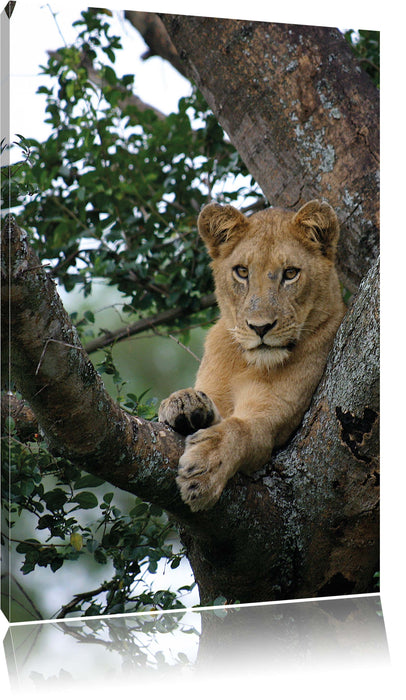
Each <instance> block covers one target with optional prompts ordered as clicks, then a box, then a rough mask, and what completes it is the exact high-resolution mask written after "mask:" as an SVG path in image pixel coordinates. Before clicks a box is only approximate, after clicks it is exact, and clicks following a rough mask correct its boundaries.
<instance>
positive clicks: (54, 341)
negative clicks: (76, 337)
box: [35, 338, 83, 375]
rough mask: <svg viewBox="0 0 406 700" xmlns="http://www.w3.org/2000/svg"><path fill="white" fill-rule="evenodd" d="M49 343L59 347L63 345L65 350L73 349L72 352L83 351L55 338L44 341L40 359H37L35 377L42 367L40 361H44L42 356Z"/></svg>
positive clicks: (76, 346)
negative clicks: (56, 344)
mask: <svg viewBox="0 0 406 700" xmlns="http://www.w3.org/2000/svg"><path fill="white" fill-rule="evenodd" d="M49 343H58V344H59V345H65V346H66V347H67V348H73V349H74V350H83V348H81V347H80V346H78V345H71V344H70V343H65V342H64V341H63V340H55V338H48V340H46V342H45V345H44V348H43V350H42V353H41V357H40V358H39V362H38V365H37V369H36V370H35V375H37V374H38V372H39V370H40V367H41V365H42V360H43V359H44V355H45V353H46V351H47V347H48V344H49Z"/></svg>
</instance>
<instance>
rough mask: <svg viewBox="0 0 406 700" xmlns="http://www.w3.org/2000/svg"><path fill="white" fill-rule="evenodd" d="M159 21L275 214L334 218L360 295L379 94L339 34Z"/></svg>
mask: <svg viewBox="0 0 406 700" xmlns="http://www.w3.org/2000/svg"><path fill="white" fill-rule="evenodd" d="M160 17H161V19H162V21H163V23H164V24H165V26H166V28H167V30H168V33H169V36H170V38H171V40H172V41H173V43H174V45H175V46H176V48H177V51H178V54H179V56H180V58H181V60H182V62H183V65H184V69H185V71H186V74H187V75H188V76H189V78H190V79H192V80H193V81H195V83H196V85H197V86H198V87H199V89H200V90H201V92H202V93H203V95H204V97H205V99H206V100H207V103H208V105H209V106H210V108H211V109H212V110H213V112H214V114H215V115H216V117H217V118H218V120H219V122H220V124H221V125H222V126H223V128H224V129H225V131H226V132H227V134H228V135H229V137H230V139H231V141H232V143H233V144H234V146H235V147H236V149H237V150H238V152H239V153H240V155H241V157H242V158H243V160H244V162H245V164H246V165H247V168H248V170H249V172H250V173H251V174H252V175H253V177H254V178H255V179H256V180H257V182H258V183H259V185H260V186H261V188H262V190H263V192H264V194H265V196H266V197H267V199H268V201H269V202H270V204H271V205H273V206H285V207H288V208H289V207H294V206H298V205H300V204H303V203H305V202H306V201H307V200H309V199H313V198H315V197H319V198H322V199H326V200H327V201H328V202H329V203H330V204H331V205H332V206H333V207H334V209H335V210H336V211H337V214H338V217H339V219H340V223H341V231H342V233H341V238H340V244H339V251H338V264H339V268H340V272H341V278H342V281H343V282H344V284H345V285H346V287H347V288H348V289H350V290H351V291H355V290H356V289H357V287H358V285H359V283H360V280H361V279H362V277H364V275H365V274H366V273H367V272H368V270H369V268H370V267H371V265H372V264H373V262H374V260H375V259H376V257H377V255H378V252H379V234H378V230H379V223H378V220H379V170H378V168H379V116H378V112H379V93H378V90H377V89H376V88H375V86H374V85H373V83H372V81H371V80H370V78H369V76H368V75H367V74H366V73H364V72H363V71H362V70H361V68H360V66H359V65H358V62H357V61H356V60H355V59H354V56H353V54H352V51H351V49H350V47H349V46H348V45H347V43H346V42H345V40H344V38H343V37H342V35H341V34H340V32H339V31H338V30H336V29H331V28H325V27H309V26H306V27H303V26H299V25H286V24H271V23H266V22H252V21H243V20H230V19H215V18H205V17H187V16H181V15H160Z"/></svg>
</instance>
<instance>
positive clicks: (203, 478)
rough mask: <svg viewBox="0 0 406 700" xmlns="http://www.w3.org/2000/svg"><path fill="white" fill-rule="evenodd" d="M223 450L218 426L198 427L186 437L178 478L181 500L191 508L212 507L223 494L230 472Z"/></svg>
mask: <svg viewBox="0 0 406 700" xmlns="http://www.w3.org/2000/svg"><path fill="white" fill-rule="evenodd" d="M222 452H223V451H222V444H221V436H220V434H219V432H218V429H217V426H214V427H213V428H209V429H208V430H199V432H197V433H195V435H192V436H191V437H189V438H188V439H187V441H186V450H185V452H184V453H183V455H182V457H181V458H180V460H179V471H178V476H177V478H176V482H177V484H178V486H179V489H180V493H181V496H182V500H183V501H184V502H185V503H187V505H188V506H189V507H190V509H191V510H192V511H198V510H207V509H209V508H212V507H213V506H214V505H215V504H216V503H217V501H218V499H219V498H220V496H221V493H222V491H223V489H224V487H225V485H226V483H227V481H228V478H229V476H230V474H228V473H227V470H226V469H225V461H224V455H223V453H222Z"/></svg>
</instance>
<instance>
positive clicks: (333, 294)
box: [159, 200, 345, 511]
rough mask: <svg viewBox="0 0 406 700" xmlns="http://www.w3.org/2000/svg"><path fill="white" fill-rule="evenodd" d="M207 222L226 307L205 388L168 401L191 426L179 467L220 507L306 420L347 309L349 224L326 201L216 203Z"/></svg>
mask: <svg viewBox="0 0 406 700" xmlns="http://www.w3.org/2000/svg"><path fill="white" fill-rule="evenodd" d="M198 228H199V233H200V235H201V237H202V238H203V240H204V242H205V244H206V246H207V249H208V252H209V254H210V256H211V258H212V263H211V267H212V270H213V274H214V280H215V289H216V297H217V301H218V305H219V307H220V312H221V316H220V319H219V320H218V321H217V323H216V324H215V325H214V326H213V328H212V329H211V330H210V331H209V333H208V336H207V339H206V343H205V351H204V357H203V360H202V363H201V366H200V369H199V371H198V374H197V379H196V385H195V388H194V389H184V390H180V391H176V392H175V393H173V394H171V395H170V396H169V398H167V399H165V400H164V401H163V402H162V403H161V406H160V408H159V420H160V421H162V422H164V423H166V424H168V425H170V426H171V427H172V428H174V430H176V431H178V432H180V433H182V434H184V435H188V434H190V433H193V434H192V435H189V437H188V438H187V440H186V449H185V452H184V454H183V455H182V457H181V459H180V462H179V472H178V476H177V483H178V486H179V488H180V492H181V496H182V499H183V500H184V501H185V502H186V503H187V504H188V505H189V506H190V508H191V510H192V511H197V510H204V509H208V508H211V507H212V506H213V505H214V504H215V503H216V502H217V500H218V499H219V497H220V495H221V492H222V491H223V489H224V487H225V485H226V483H227V481H228V479H230V477H231V476H233V475H234V474H235V473H236V472H237V471H238V470H241V471H243V472H245V473H252V472H254V471H255V470H256V469H258V468H260V467H262V466H263V465H264V464H265V463H266V461H267V460H269V458H270V455H271V452H272V449H273V448H274V447H275V446H278V445H282V444H283V443H285V442H286V440H287V439H288V438H289V436H290V435H291V434H292V432H293V431H294V430H295V429H296V428H297V427H298V425H299V423H300V421H301V419H302V417H303V414H304V412H305V410H306V408H307V407H308V405H309V403H310V399H311V397H312V395H313V392H314V390H315V388H316V386H317V384H318V382H319V381H320V378H321V375H322V373H323V370H324V367H325V364H326V359H327V355H328V352H329V350H330V348H331V346H332V343H333V339H334V335H335V333H336V331H337V328H338V326H339V324H340V321H341V319H342V316H343V314H344V309H345V307H344V304H343V301H342V296H341V291H340V285H339V281H338V277H337V273H336V270H335V267H334V260H335V254H336V247H337V241H338V236H339V225H338V220H337V216H336V214H335V212H334V211H333V209H332V208H331V207H330V206H329V205H328V204H327V203H325V202H319V201H317V200H314V201H311V202H308V203H307V204H305V205H304V206H303V207H302V208H301V209H300V210H299V211H298V212H297V213H292V212H290V211H286V210H283V209H276V208H275V209H267V210H264V211H261V212H258V213H256V214H253V215H252V216H250V217H246V216H244V214H242V213H241V212H239V211H237V209H235V208H234V207H232V206H230V205H227V206H220V205H219V204H215V203H212V204H208V205H207V206H206V207H204V208H203V209H202V211H201V213H200V216H199V218H198ZM196 431H197V432H196Z"/></svg>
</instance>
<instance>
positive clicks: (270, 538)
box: [2, 218, 379, 603]
mask: <svg viewBox="0 0 406 700" xmlns="http://www.w3.org/2000/svg"><path fill="white" fill-rule="evenodd" d="M2 283H3V289H2V304H3V307H2V308H3V313H2V320H3V329H2V339H3V342H4V349H3V353H2V359H3V362H5V365H6V369H7V368H8V364H9V363H10V364H11V376H12V378H13V380H14V381H15V383H16V385H17V387H18V389H19V391H20V392H21V393H22V395H23V396H24V398H25V399H26V400H27V401H28V403H29V404H30V406H31V408H32V410H33V411H34V413H35V415H36V417H37V419H38V422H39V423H40V425H41V428H42V430H43V431H44V433H45V435H46V438H47V440H48V442H49V444H50V446H51V448H52V449H53V450H54V451H55V452H56V453H59V454H64V455H65V456H66V457H68V458H69V459H71V460H74V461H75V462H76V463H78V464H79V465H80V466H81V467H82V468H83V469H85V470H87V471H89V472H91V473H93V474H97V475H99V476H101V477H103V478H105V479H106V480H108V481H109V482H110V483H112V484H113V485H116V486H118V487H120V488H122V489H125V490H127V491H129V492H132V493H136V494H137V495H139V496H140V497H141V498H144V499H145V500H149V501H152V502H155V503H158V504H159V505H160V506H161V507H163V508H165V509H166V510H168V511H169V512H171V513H172V514H174V516H175V517H176V518H177V519H178V521H179V522H180V523H181V525H182V536H183V540H184V542H185V543H186V545H187V548H188V556H189V558H190V560H191V563H192V566H193V568H194V571H195V574H196V577H197V580H198V581H199V586H200V588H201V591H202V592H203V593H202V603H204V602H207V601H209V600H210V599H211V600H212V599H213V597H216V596H217V595H219V594H223V595H225V596H226V597H227V598H228V599H229V600H235V599H238V600H240V601H255V600H256V601H259V600H272V599H280V598H286V597H304V596H306V595H317V594H319V595H328V594H334V593H337V592H352V593H357V592H365V590H368V586H369V585H370V581H371V579H372V575H373V573H374V571H375V570H376V566H377V558H378V553H377V549H378V536H377V533H378V516H377V513H378V489H377V478H378V466H377V454H378V452H377V439H378V428H377V426H378V410H379V406H378V397H377V388H378V380H377V376H378V375H377V373H378V357H377V350H376V341H377V338H376V333H377V309H378V289H377V285H378V276H377V266H375V267H374V268H373V269H372V270H371V272H370V274H369V276H368V277H367V278H366V280H365V282H364V283H363V285H362V286H361V289H360V293H359V295H358V298H357V300H356V302H355V303H354V305H353V306H352V307H351V309H350V310H349V312H348V313H347V315H346V317H345V319H344V322H343V325H342V327H341V330H340V331H339V334H338V337H337V341H336V343H335V346H334V349H333V352H332V354H331V357H330V360H329V365H328V367H327V370H326V374H325V378H324V380H323V381H322V383H321V385H320V387H319V389H318V391H317V394H316V396H315V398H314V401H313V403H312V406H311V407H310V409H309V411H308V413H307V414H306V416H305V420H304V423H303V427H302V428H301V429H300V431H299V432H298V433H297V435H296V437H295V438H294V440H292V441H291V442H290V444H288V445H287V446H286V447H285V448H284V449H283V450H280V451H279V452H278V453H277V454H276V455H274V456H273V458H272V460H271V462H270V463H269V464H268V466H267V468H265V469H264V470H263V471H262V472H260V473H257V474H256V475H255V476H254V477H253V478H249V477H246V476H244V475H242V474H238V475H236V477H234V478H233V479H232V480H231V481H230V482H229V484H228V486H227V488H226V489H225V491H224V493H223V495H222V497H221V499H220V501H219V503H218V504H217V505H216V506H215V507H214V508H213V509H212V510H210V511H208V512H202V513H196V514H192V513H191V512H190V511H189V509H188V508H187V507H186V506H185V505H184V504H183V503H182V502H181V500H180V498H179V495H178V491H177V488H176V483H175V475H176V469H177V463H178V459H179V456H180V454H181V452H182V450H183V440H182V438H181V437H180V436H178V435H176V434H175V433H174V432H173V431H171V430H169V429H167V428H166V427H165V426H163V425H161V424H159V423H149V422H147V421H144V420H141V419H139V418H136V417H133V416H130V415H128V414H127V413H126V412H125V411H123V410H122V409H121V408H120V406H118V405H117V404H116V403H115V402H114V401H113V400H112V399H111V397H110V396H109V395H108V394H107V392H106V390H105V388H104V386H103V383H102V381H101V379H100V377H99V376H98V375H97V373H96V372H95V370H94V368H93V366H92V364H91V363H90V361H89V359H88V357H87V355H86V353H85V351H84V350H83V348H82V347H81V345H80V342H79V339H78V336H77V334H76V331H75V329H74V328H73V327H72V325H71V322H70V319H69V317H68V315H67V314H66V312H65V311H64V309H63V307H62V304H61V302H60V300H59V298H58V296H57V293H56V290H55V285H54V283H53V282H52V280H51V279H50V278H49V276H48V275H47V274H46V272H45V271H44V269H42V268H41V266H40V264H39V260H38V258H37V257H36V256H35V254H34V253H33V251H32V250H31V249H30V247H29V245H28V243H27V239H26V236H25V234H24V233H23V232H22V231H21V230H20V229H19V227H18V226H17V225H16V224H15V222H14V221H13V219H11V218H9V219H8V220H7V221H6V224H5V226H4V229H3V244H2ZM9 311H10V312H11V315H10V316H9V315H8V312H9ZM9 340H10V342H9ZM9 347H10V349H11V354H9V352H8V348H9ZM5 374H6V376H7V372H6V373H5ZM346 554H348V555H349V556H345V555H346Z"/></svg>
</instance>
